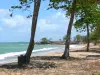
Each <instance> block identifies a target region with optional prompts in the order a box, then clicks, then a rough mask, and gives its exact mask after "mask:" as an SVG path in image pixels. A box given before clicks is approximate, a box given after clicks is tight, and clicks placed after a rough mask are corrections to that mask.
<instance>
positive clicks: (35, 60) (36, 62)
mask: <svg viewBox="0 0 100 75" xmlns="http://www.w3.org/2000/svg"><path fill="white" fill-rule="evenodd" d="M62 60H63V61H66V60H64V59H61V56H35V57H32V58H31V61H30V63H29V64H28V65H23V66H18V64H17V63H9V64H5V65H1V66H0V68H6V69H33V68H41V69H47V68H56V67H57V65H58V64H57V63H59V61H62ZM73 60H80V59H79V58H73V57H70V59H68V60H67V61H73ZM54 61H56V62H57V63H55V62H54Z"/></svg>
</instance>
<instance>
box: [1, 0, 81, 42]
mask: <svg viewBox="0 0 100 75" xmlns="http://www.w3.org/2000/svg"><path fill="white" fill-rule="evenodd" d="M48 3H49V0H45V1H42V2H41V6H40V11H39V16H38V22H37V28H36V34H35V41H40V40H41V38H43V37H46V38H48V39H50V38H52V40H59V39H62V38H63V36H64V35H66V33H67V27H68V23H69V18H68V17H65V12H64V11H63V10H54V9H50V10H47V8H48ZM18 4H19V0H12V1H9V0H2V2H0V42H29V40H30V33H31V21H32V19H31V18H26V16H27V15H28V12H23V11H22V10H15V11H14V14H13V17H10V16H9V15H10V13H11V12H9V9H10V8H11V6H12V5H18ZM30 10H33V8H32V7H31V8H30ZM77 34H79V32H76V29H75V28H74V27H73V29H72V34H71V37H72V38H73V37H74V36H75V35H77ZM80 34H83V33H80Z"/></svg>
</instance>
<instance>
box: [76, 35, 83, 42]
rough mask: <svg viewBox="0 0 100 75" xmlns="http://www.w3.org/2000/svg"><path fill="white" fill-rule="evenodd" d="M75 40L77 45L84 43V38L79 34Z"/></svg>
mask: <svg viewBox="0 0 100 75" xmlns="http://www.w3.org/2000/svg"><path fill="white" fill-rule="evenodd" d="M74 40H75V42H77V43H80V42H82V37H81V35H79V34H78V35H76V36H75V39H74Z"/></svg>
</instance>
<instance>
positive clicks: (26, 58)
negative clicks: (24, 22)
mask: <svg viewBox="0 0 100 75" xmlns="http://www.w3.org/2000/svg"><path fill="white" fill-rule="evenodd" d="M40 3H41V0H34V12H33V17H32V27H31V38H30V42H29V45H28V48H27V52H26V54H25V56H22V55H21V56H19V61H18V62H19V64H28V63H29V62H30V56H31V54H32V50H33V49H34V37H35V31H36V25H37V19H38V13H39V9H40ZM21 58H22V59H21ZM21 60H23V61H24V62H22V61H21Z"/></svg>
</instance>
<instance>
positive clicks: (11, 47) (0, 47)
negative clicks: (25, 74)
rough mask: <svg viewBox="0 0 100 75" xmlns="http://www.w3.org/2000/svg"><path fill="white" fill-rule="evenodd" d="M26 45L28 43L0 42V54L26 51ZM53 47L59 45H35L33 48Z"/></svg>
mask: <svg viewBox="0 0 100 75" xmlns="http://www.w3.org/2000/svg"><path fill="white" fill-rule="evenodd" d="M27 47H28V43H20V42H18V43H0V54H5V53H10V52H22V51H26V50H27ZM54 47H59V45H49V44H48V45H35V47H34V50H38V49H43V48H54Z"/></svg>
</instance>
